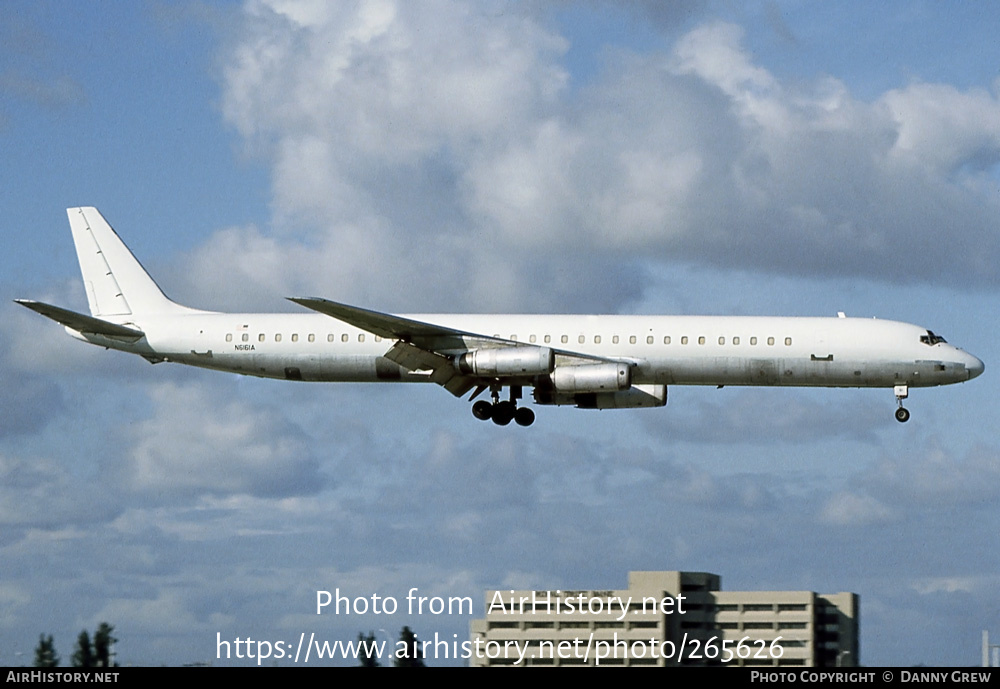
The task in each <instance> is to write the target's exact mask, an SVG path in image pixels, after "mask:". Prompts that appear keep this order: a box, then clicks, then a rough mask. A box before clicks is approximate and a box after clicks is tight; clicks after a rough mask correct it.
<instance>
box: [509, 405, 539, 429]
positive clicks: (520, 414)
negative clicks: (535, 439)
mask: <svg viewBox="0 0 1000 689" xmlns="http://www.w3.org/2000/svg"><path fill="white" fill-rule="evenodd" d="M514 422H515V423H517V425H518V426H530V425H531V424H533V423H535V412H533V411H531V410H530V409H528V408H527V407H520V408H519V409H518V410H517V411H515V412H514Z"/></svg>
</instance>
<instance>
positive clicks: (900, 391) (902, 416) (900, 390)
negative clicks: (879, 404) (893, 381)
mask: <svg viewBox="0 0 1000 689" xmlns="http://www.w3.org/2000/svg"><path fill="white" fill-rule="evenodd" d="M892 391H893V392H894V393H895V394H896V421H899V422H900V423H906V422H907V421H909V420H910V410H909V409H907V408H906V407H904V406H903V400H905V399H906V398H907V397H908V396H909V394H910V389H909V387H907V386H906V385H897V386H895V387H894V388H893V389H892Z"/></svg>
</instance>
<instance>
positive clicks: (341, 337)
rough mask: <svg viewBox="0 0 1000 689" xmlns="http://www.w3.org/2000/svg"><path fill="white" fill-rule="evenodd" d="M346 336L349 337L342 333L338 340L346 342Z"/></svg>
mask: <svg viewBox="0 0 1000 689" xmlns="http://www.w3.org/2000/svg"><path fill="white" fill-rule="evenodd" d="M348 337H349V335H348V334H347V333H344V334H343V335H341V336H340V341H341V342H347V340H348Z"/></svg>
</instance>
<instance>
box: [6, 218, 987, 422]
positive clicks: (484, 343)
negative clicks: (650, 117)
mask: <svg viewBox="0 0 1000 689" xmlns="http://www.w3.org/2000/svg"><path fill="white" fill-rule="evenodd" d="M67 214H68V216H69V223H70V229H71V230H72V234H73V241H74V243H75V245H76V252H77V257H78V259H79V262H80V269H81V272H82V274H83V282H84V286H85V288H86V292H87V301H88V303H89V306H90V315H89V316H88V315H85V314H82V313H77V312H74V311H70V310H68V309H64V308H62V307H59V306H53V305H51V304H45V303H42V302H38V301H34V300H30V299H16V300H15V301H16V302H17V303H19V304H21V305H23V306H25V307H27V308H29V309H31V310H32V311H36V312H37V313H40V314H41V315H43V316H46V317H48V318H50V319H52V320H54V321H56V322H57V323H60V324H61V325H63V326H65V329H66V331H67V332H68V333H69V334H70V335H71V336H73V337H75V338H76V339H78V340H82V341H84V342H89V343H91V344H95V345H98V346H101V347H105V348H107V349H116V350H120V351H123V352H129V353H132V354H138V355H139V356H141V357H143V358H144V359H146V360H147V361H149V362H150V363H153V364H156V363H160V362H164V361H170V362H175V363H180V364H187V365H190V366H198V367H201V368H207V369H214V370H218V371H228V372H231V373H238V374H243V375H250V376H259V377H264V378H279V379H285V380H296V381H322V382H424V383H436V384H437V385H440V386H442V387H443V388H445V389H446V390H447V391H448V392H450V393H451V394H453V395H455V396H456V397H462V396H464V395H465V394H466V393H469V392H470V391H471V393H472V394H471V395H470V397H469V400H470V401H472V400H475V399H476V398H477V397H478V396H479V395H480V394H482V393H483V392H485V391H487V390H489V392H490V397H491V398H492V401H488V400H486V399H481V400H478V401H476V402H475V403H474V404H473V406H472V413H473V415H474V416H475V417H476V418H477V419H481V420H484V421H487V420H492V421H493V422H494V423H495V424H497V425H500V426H506V425H508V424H509V423H510V422H511V421H514V422H516V423H517V424H518V425H521V426H530V425H531V424H532V423H533V422H534V420H535V414H534V412H533V411H532V410H531V408H529V407H526V406H519V405H518V401H519V400H521V399H522V397H523V390H524V388H526V387H530V388H532V391H533V392H532V396H533V398H534V401H535V403H536V404H538V405H574V406H576V407H578V408H584V409H634V408H642V407H662V406H664V405H665V404H666V402H667V388H668V386H671V385H713V386H716V387H719V388H721V387H724V386H727V385H738V386H790V387H827V388H847V387H850V388H892V389H893V394H894V395H895V397H896V407H897V408H896V411H895V417H896V419H897V420H898V421H900V422H905V421H907V420H908V419H909V418H910V412H909V411H908V410H907V409H906V408H905V407H904V406H903V400H904V399H906V398H907V397H908V395H909V389H910V388H921V387H932V386H937V385H949V384H952V383H964V382H965V381H967V380H971V379H973V378H975V377H976V376H978V375H980V374H981V373H982V372H983V368H984V365H983V362H982V361H980V360H979V359H978V358H976V357H974V356H972V355H971V354H968V353H966V352H965V351H963V350H961V349H959V348H957V347H954V346H952V345H950V344H948V343H947V342H946V341H945V339H944V338H943V337H941V336H940V335H937V334H935V333H934V332H932V331H930V330H927V329H926V328H922V327H919V326H916V325H910V324H908V323H900V322H895V321H886V320H878V319H872V318H847V317H845V315H844V314H843V313H838V315H837V317H835V318H834V317H791V318H789V317H723V316H629V315H488V314H477V315H472V314H426V315H405V316H397V315H391V314H387V313H380V312H377V311H370V310H368V309H363V308H359V307H356V306H349V305H347V304H341V303H338V302H334V301H329V300H327V299H321V298H317V297H291V298H289V299H290V301H292V302H295V303H296V304H298V305H300V306H303V307H305V308H306V309H310V310H311V311H313V312H314V313H300V314H294V313H219V312H214V311H202V310H198V309H192V308H188V307H186V306H181V305H180V304H177V303H175V302H173V301H171V300H170V299H168V298H167V297H166V296H165V295H164V293H163V292H162V291H161V290H160V288H159V287H158V286H157V284H156V283H155V282H154V281H153V279H152V278H151V277H150V276H149V274H148V273H147V272H146V271H145V269H143V267H142V265H141V264H140V263H139V261H138V260H137V259H136V258H135V256H134V255H133V254H132V252H131V251H129V249H128V247H127V246H125V243H124V242H123V241H122V240H121V238H120V237H119V236H118V234H117V233H116V232H115V231H114V229H112V227H111V225H109V224H108V222H107V221H106V220H105V219H104V217H103V216H102V215H101V214H100V213H99V212H98V210H97V209H96V208H92V207H82V208H70V209H67ZM505 388H506V389H507V390H508V399H505V400H501V399H500V398H501V395H503V393H504V389H505Z"/></svg>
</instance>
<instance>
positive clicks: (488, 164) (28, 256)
mask: <svg viewBox="0 0 1000 689" xmlns="http://www.w3.org/2000/svg"><path fill="white" fill-rule="evenodd" d="M997 20H998V16H997V11H996V10H995V9H994V8H992V7H991V6H989V5H985V4H982V3H959V4H949V5H947V6H942V5H940V4H937V3H911V2H907V3H880V4H877V5H876V4H872V3H835V4H817V3H805V2H778V3H724V2H718V3H711V2H695V1H693V0H692V1H691V2H685V3H672V4H669V5H667V9H663V6H662V4H661V3H642V2H637V3H632V4H631V5H630V9H628V10H622V9H619V8H617V7H614V6H610V5H605V4H601V3H592V2H588V3H582V4H576V3H556V4H552V5H548V4H546V3H503V2H498V3H480V4H475V5H472V6H468V5H463V4H452V3H449V2H444V1H442V2H428V3H400V4H396V3H392V2H388V1H386V2H370V3H369V2H360V3H352V4H350V5H339V4H328V3H300V4H298V3H287V4H286V3H282V2H277V1H275V2H250V3H246V4H245V5H244V4H237V3H228V4H211V5H202V4H198V3H169V4H163V5H160V4H127V5H122V6H117V5H116V6H115V7H114V10H113V11H112V10H111V9H109V8H106V7H105V6H103V5H99V6H94V5H81V4H79V3H60V2H52V3H21V2H13V3H4V4H3V5H2V7H0V38H2V40H0V46H2V47H0V147H2V148H0V150H2V152H3V155H2V158H0V160H2V164H0V190H2V191H0V200H2V204H3V207H4V209H5V211H6V215H5V219H6V223H5V226H4V229H3V232H4V233H5V236H6V242H5V246H6V248H7V250H6V251H4V252H3V253H2V254H0V285H2V287H3V290H4V291H5V292H6V293H7V294H8V297H9V298H10V299H13V298H17V297H31V298H37V299H41V300H45V301H50V302H53V303H58V304H62V305H65V306H68V307H71V308H78V309H84V308H85V307H86V300H85V298H84V295H83V291H82V289H81V288H80V284H79V273H78V268H77V265H76V257H75V254H74V252H73V249H72V242H71V240H70V236H69V232H68V227H67V224H66V216H65V211H64V209H65V208H66V207H68V206H74V205H96V206H98V207H99V208H100V209H101V210H102V212H103V213H104V214H105V216H106V217H107V218H108V219H109V221H110V222H111V223H112V224H113V225H114V226H115V228H116V229H117V230H118V231H119V233H120V234H121V235H122V236H123V237H124V238H125V240H126V241H127V242H128V243H129V245H130V247H131V248H132V249H133V251H134V252H135V253H136V254H137V255H138V256H139V258H140V260H141V261H142V262H143V263H144V265H146V267H147V268H149V269H150V270H151V271H152V272H153V274H154V276H155V277H156V279H157V281H158V282H159V283H160V285H161V286H162V287H163V288H164V290H165V291H166V292H167V293H168V294H169V295H171V296H172V297H174V298H175V299H178V300H179V301H182V302H184V303H188V304H190V305H192V306H198V307H203V308H217V309H250V310H274V309H281V310H291V307H290V305H288V304H287V302H285V301H284V297H286V296H291V295H296V294H317V295H323V296H327V297H329V298H332V299H337V300H341V301H346V302H349V303H357V304H359V305H363V306H368V307H370V308H375V309H379V310H386V311H397V312H406V311H415V312H434V311H487V312H491V311H492V312H518V311H529V312H617V313H632V312H642V313H713V314H749V315H757V314H761V315H765V314H768V315H769V314H776V315H833V314H835V313H836V312H837V311H846V312H848V313H849V314H850V315H856V316H877V317H881V318H893V319H897V320H904V321H908V322H914V323H919V324H921V325H924V326H926V327H929V328H932V329H933V330H935V332H939V333H941V334H943V335H945V336H946V337H947V338H948V339H949V341H951V342H953V343H956V344H958V345H959V346H962V347H964V348H966V349H968V350H969V351H971V352H973V353H974V354H976V355H977V356H979V357H980V358H982V359H983V360H984V361H985V362H986V367H987V370H986V373H985V375H984V376H983V377H982V378H980V379H979V380H976V381H974V382H972V383H970V384H967V385H960V386H953V387H950V388H943V389H933V390H920V391H915V392H914V393H913V394H912V395H911V398H910V401H909V403H908V407H909V408H910V409H911V411H912V412H913V418H912V419H911V421H910V422H909V423H908V424H906V425H905V426H904V425H901V424H897V423H896V422H895V421H894V420H893V419H892V409H893V406H894V404H893V399H892V396H891V394H890V393H889V392H887V391H854V390H832V391H800V390H760V389H747V390H740V389H730V388H727V389H725V390H710V389H694V388H691V389H684V388H672V389H671V391H670V402H669V404H668V406H667V408H666V409H662V410H652V411H649V410H637V411H632V412H629V411H623V412H599V413H590V412H583V411H578V410H573V409H563V408H559V409H550V408H540V409H537V410H536V411H537V412H538V417H539V418H538V422H537V423H536V424H535V425H534V426H533V427H532V428H530V429H527V430H525V429H516V430H513V431H512V430H511V429H509V428H507V429H499V428H497V427H494V426H492V425H486V424H481V423H478V422H476V421H475V420H474V419H473V418H472V416H471V414H469V412H468V409H466V408H465V407H466V406H467V405H465V404H464V403H462V402H460V401H457V400H454V399H452V398H451V397H450V396H449V395H448V394H447V393H445V392H443V391H441V390H439V389H434V388H427V389H423V388H416V389H411V388H405V389H398V388H394V387H379V386H368V387H366V386H351V385H328V386H319V385H295V384H282V383H275V382H268V381H258V380H244V379H239V378H236V377H233V376H228V375H223V374H212V373H208V372H201V371H189V370H183V369H179V368H170V367H169V366H167V365H162V366H155V367H151V366H149V365H148V364H147V363H145V362H144V361H142V360H139V359H136V360H132V359H129V358H127V357H125V356H124V355H118V354H116V353H109V352H103V351H100V350H97V349H96V348H88V347H85V346H84V345H82V344H81V343H79V342H76V341H73V340H71V339H70V338H67V337H65V336H64V335H63V333H62V332H61V330H60V329H59V328H57V327H55V326H53V325H52V324H51V323H48V322H47V321H44V319H40V318H38V317H37V316H36V315H34V314H31V313H29V312H27V311H26V310H24V309H21V308H19V307H17V306H16V305H14V304H12V303H10V302H9V301H8V306H6V307H4V308H5V309H6V311H5V315H4V318H3V319H0V370H2V371H3V376H4V381H5V386H4V388H5V389H4V391H3V392H0V408H2V410H3V415H2V419H0V562H2V563H3V564H2V565H0V571H2V573H3V576H2V578H0V639H2V640H3V644H2V646H3V647H4V649H5V650H4V651H3V653H4V654H5V656H4V657H2V658H0V663H11V662H14V663H15V664H16V661H14V660H12V659H11V658H8V657H6V654H7V653H8V650H7V649H11V648H13V649H15V650H17V651H19V652H24V653H30V651H31V649H32V648H33V647H34V644H35V643H36V641H37V635H38V634H39V633H43V632H44V633H47V634H48V633H51V634H53V635H54V636H55V640H56V645H57V648H58V649H59V651H60V652H61V654H62V656H63V658H64V659H68V658H69V656H70V654H71V652H72V648H71V645H72V643H73V640H74V639H75V636H76V634H77V633H78V632H79V630H80V629H83V628H88V629H91V630H92V629H94V628H96V626H97V624H98V623H99V622H101V621H105V620H106V621H108V622H110V623H112V624H114V625H115V626H116V629H117V631H118V635H119V637H120V638H121V640H122V642H121V644H120V648H119V651H120V654H121V656H120V657H121V660H122V661H123V662H127V663H133V664H161V663H166V664H178V663H184V662H193V661H209V660H211V661H213V662H217V661H215V660H214V651H215V646H214V640H215V638H216V633H217V632H218V633H221V634H222V635H223V637H226V636H228V637H233V638H235V636H237V635H239V636H244V637H245V636H246V635H252V636H254V637H256V638H263V639H268V638H270V639H278V638H284V637H287V636H290V635H291V636H295V637H297V636H298V634H299V633H300V632H303V631H304V632H306V633H309V632H316V633H317V634H319V635H322V636H325V637H327V638H331V639H334V638H341V639H348V638H353V637H354V636H355V635H356V634H357V632H358V631H361V630H368V629H385V630H387V633H388V634H389V635H390V636H392V637H395V635H396V633H397V632H398V630H399V628H401V627H402V626H403V625H404V624H408V625H410V626H411V627H413V628H414V629H415V630H416V631H417V632H418V634H424V635H431V634H433V632H435V631H437V632H439V633H441V634H447V635H449V636H450V635H451V634H455V633H457V634H459V635H460V636H462V637H464V636H465V635H466V634H467V630H468V620H467V619H466V618H432V617H428V616H423V617H419V616H418V617H408V616H405V615H397V616H393V617H392V618H386V617H382V618H378V617H374V616H368V617H362V618H356V619H345V618H343V617H340V618H338V617H332V616H322V617H317V616H316V615H314V614H312V612H313V611H312V607H311V606H312V604H313V601H314V599H315V591H316V590H317V589H333V588H335V587H338V586H339V587H340V588H341V589H342V590H350V591H352V592H356V595H371V594H373V593H379V594H381V595H396V596H402V595H405V592H406V590H408V589H409V588H410V587H411V586H417V587H419V588H420V589H421V590H422V591H427V592H430V593H433V594H435V595H470V596H472V597H473V599H474V600H475V601H476V604H477V606H479V605H481V601H482V592H483V590H485V589H487V588H504V587H508V586H509V587H513V588H528V587H537V588H548V587H552V588H560V587H561V588H563V589H566V588H584V587H595V588H618V587H621V586H624V585H625V580H626V576H627V572H628V571H629V570H637V569H689V570H702V571H712V572H716V573H719V574H721V575H722V577H723V584H724V587H725V588H727V589H806V590H816V591H821V592H835V591H841V590H847V591H854V592H857V593H859V594H861V611H862V613H861V619H862V642H861V643H862V651H861V652H862V659H863V662H865V663H867V664H873V665H883V664H889V665H892V664H903V665H910V664H917V663H925V664H929V665H933V664H946V665H969V664H974V663H976V662H977V661H978V657H979V656H978V648H979V647H978V644H979V635H980V630H981V629H990V630H991V632H992V633H994V634H998V635H1000V625H998V617H1000V615H998V602H997V591H998V590H1000V581H998V575H997V572H998V571H1000V563H998V561H997V549H996V534H997V533H998V526H1000V524H998V512H997V507H996V506H997V502H998V498H1000V489H998V488H997V486H998V485H1000V482H998V480H997V479H998V478H1000V440H998V438H997V434H996V429H995V424H994V423H993V421H994V419H995V417H996V403H995V401H994V399H993V396H992V395H991V385H990V384H991V380H992V377H993V374H992V367H993V366H994V365H995V363H991V362H996V361H997V360H1000V357H998V356H997V353H998V349H997V347H996V344H995V342H994V337H993V334H994V331H995V323H996V321H995V318H996V317H995V313H996V303H997V296H998V295H997V290H998V285H1000V271H998V269H997V265H998V261H997V259H998V258H1000V237H998V233H997V230H996V218H997V217H998V215H997V211H998V210H1000V208H998V206H1000V197H998V193H997V191H998V188H1000V181H998V178H997V164H998V163H1000V102H998V98H997V83H998V82H997V79H998V77H1000V72H998V69H1000V54H998V53H1000V50H998V48H997V47H996V41H995V34H996V31H995V29H996V26H997V23H998V22H997ZM476 612H477V614H481V613H482V610H481V608H478V607H477V610H476ZM223 664H224V663H223Z"/></svg>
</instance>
